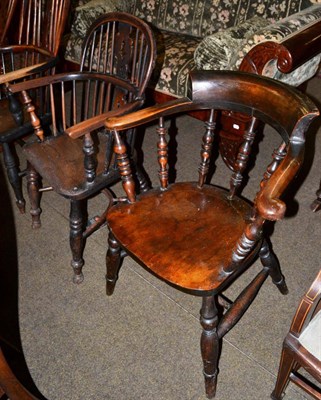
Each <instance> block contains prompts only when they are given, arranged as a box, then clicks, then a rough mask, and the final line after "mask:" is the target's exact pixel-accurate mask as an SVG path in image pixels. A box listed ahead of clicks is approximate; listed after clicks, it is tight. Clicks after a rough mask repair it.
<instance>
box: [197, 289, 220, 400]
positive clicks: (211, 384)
mask: <svg viewBox="0 0 321 400" xmlns="http://www.w3.org/2000/svg"><path fill="white" fill-rule="evenodd" d="M200 323H201V325H202V327H203V332H202V336H201V353H202V359H203V365H204V370H203V373H204V378H205V390H206V396H207V398H209V399H212V398H214V397H215V393H216V382H217V373H218V368H217V366H218V357H219V351H220V340H219V337H218V334H217V329H216V328H217V324H218V316H217V308H216V304H215V298H214V296H207V297H203V300H202V308H201V313H200Z"/></svg>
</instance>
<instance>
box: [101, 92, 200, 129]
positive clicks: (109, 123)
mask: <svg viewBox="0 0 321 400" xmlns="http://www.w3.org/2000/svg"><path fill="white" fill-rule="evenodd" d="M194 107H195V106H194ZM192 109H193V102H192V101H191V100H190V99H189V98H187V97H183V98H180V99H176V100H172V101H168V102H166V103H161V104H156V105H155V106H152V107H148V108H144V109H143V110H139V111H136V112H134V113H132V114H126V115H124V116H117V117H110V118H107V120H106V123H105V126H106V128H107V129H108V130H111V131H112V130H115V131H122V130H126V129H131V128H135V127H136V126H139V125H143V124H146V123H148V122H151V121H154V120H155V119H157V118H159V117H166V116H169V115H171V114H177V113H178V112H183V111H189V110H192Z"/></svg>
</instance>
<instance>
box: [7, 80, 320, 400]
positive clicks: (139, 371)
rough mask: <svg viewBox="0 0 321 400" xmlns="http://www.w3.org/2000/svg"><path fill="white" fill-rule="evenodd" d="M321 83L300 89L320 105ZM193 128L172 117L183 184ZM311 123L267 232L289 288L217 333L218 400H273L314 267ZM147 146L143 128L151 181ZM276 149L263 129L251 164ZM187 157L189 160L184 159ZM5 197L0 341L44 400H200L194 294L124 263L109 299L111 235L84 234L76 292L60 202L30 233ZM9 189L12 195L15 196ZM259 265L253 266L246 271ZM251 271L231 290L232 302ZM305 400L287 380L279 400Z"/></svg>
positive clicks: (262, 162) (268, 291)
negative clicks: (17, 346) (19, 356)
mask: <svg viewBox="0 0 321 400" xmlns="http://www.w3.org/2000/svg"><path fill="white" fill-rule="evenodd" d="M319 88H320V81H319V80H317V79H313V80H312V81H311V82H310V84H309V88H308V92H309V93H310V94H311V95H312V96H316V97H319V99H320V95H319V92H320V90H319ZM201 126H202V123H201V122H200V121H197V120H195V119H192V118H190V117H183V118H179V119H178V120H177V127H178V134H177V137H176V140H177V143H178V146H177V152H178V159H179V160H181V161H178V163H177V165H176V168H177V176H178V178H179V179H180V178H182V179H183V178H187V179H196V176H197V169H196V168H197V161H198V157H199V150H198V147H197V146H195V134H194V133H195V131H197V130H198V128H199V127H201ZM317 128H318V124H315V125H314V126H313V129H312V130H311V135H310V137H309V145H308V151H307V155H306V164H305V168H304V170H303V171H302V173H300V175H299V177H298V180H297V185H296V192H295V198H294V200H293V201H291V204H290V207H289V213H288V215H287V217H286V218H285V220H283V221H281V222H279V223H277V224H276V226H275V229H274V232H273V235H272V243H273V246H274V250H275V253H276V254H277V256H278V258H279V260H280V263H281V267H282V271H283V273H284V275H285V277H286V280H287V284H288V287H289V291H290V293H289V294H288V295H287V296H282V295H281V294H280V293H279V292H278V290H276V288H275V287H274V285H273V284H272V283H271V281H270V280H268V281H267V282H266V283H265V285H264V286H263V288H262V290H261V291H260V293H259V295H258V297H257V299H256V300H255V302H254V303H253V305H252V306H251V307H250V309H249V310H248V312H247V313H246V314H245V316H244V317H243V319H242V320H241V321H240V322H239V324H238V325H237V326H236V327H235V328H234V329H233V330H232V331H231V332H229V333H228V335H227V336H226V337H225V339H224V341H223V349H222V354H221V359H220V372H219V376H218V387H217V396H216V399H217V400H263V399H269V396H270V393H271V392H272V390H273V387H274V383H275V379H276V374H277V370H278V363H279V358H280V351H281V346H282V341H283V338H284V336H285V334H286V333H287V331H288V329H289V326H290V322H291V319H292V317H293V314H294V312H295V309H296V307H297V304H298V301H299V299H300V296H302V294H303V293H304V292H305V290H306V289H307V288H308V286H309V285H310V283H311V282H312V280H313V278H314V276H315V275H316V273H317V271H318V269H319V268H320V263H319V258H320V257H319V254H320V250H319V249H320V242H321V211H320V212H319V213H316V214H314V213H312V212H311V211H310V204H311V202H312V201H313V200H314V197H315V191H316V189H317V188H318V185H319V180H320V178H321V157H319V156H318V155H319V154H320V153H321V137H320V132H319V133H318V134H317V135H316V134H315V133H316V132H317V130H318V129H317ZM199 132H200V133H202V130H201V129H200V130H199ZM155 142H156V134H155V131H154V129H153V127H150V128H148V129H147V132H146V135H145V140H144V145H143V150H144V156H145V164H144V165H145V167H146V170H147V172H148V173H149V174H150V177H151V179H152V181H153V182H156V174H155V172H154V173H153V172H152V170H153V169H154V168H153V167H154V165H155V163H156V153H155V151H154V144H155ZM197 143H199V142H198V141H197ZM278 144H279V139H278V136H277V135H276V134H275V132H273V131H272V130H265V137H264V140H263V141H261V142H260V143H259V150H260V152H259V155H258V156H257V159H256V165H257V166H258V168H259V169H260V170H261V172H262V171H264V168H265V166H266V165H267V160H270V155H271V153H272V151H273V148H274V147H275V146H276V145H278ZM195 149H196V150H195ZM184 150H185V158H184V157H183V158H182V159H180V158H179V155H180V153H181V151H182V152H184ZM186 150H187V151H186ZM186 153H187V154H186ZM216 165H217V169H216V171H215V174H214V177H213V180H212V182H213V183H216V184H218V185H223V183H224V182H226V177H227V173H226V172H227V169H226V168H225V167H224V165H223V163H222V162H221V161H218V162H217V163H216ZM180 171H183V172H180ZM255 174H256V172H254V170H253V172H252V171H251V172H250V176H251V178H253V179H254V180H256V181H257V185H258V184H259V177H260V174H258V175H257V177H256V175H255ZM257 188H258V186H256V187H255V189H254V191H253V190H252V191H251V190H247V189H246V190H245V194H247V195H253V194H254V193H255V191H256V189H257ZM7 190H8V189H7V187H6V185H5V182H4V179H2V185H1V193H2V194H1V208H2V215H3V216H2V229H3V232H2V233H1V234H2V235H5V236H7V237H8V238H9V237H10V241H9V242H8V245H7V247H6V251H5V252H4V253H5V254H2V264H1V269H2V273H3V272H4V271H6V273H5V274H4V275H5V276H6V279H7V280H3V279H2V285H1V297H2V300H1V302H2V304H1V310H2V313H1V317H2V320H3V323H2V331H3V332H1V334H2V336H4V337H5V339H6V336H7V338H8V339H12V338H13V337H14V338H15V340H16V341H18V338H17V336H18V335H17V332H18V330H17V329H18V322H19V326H20V336H21V343H22V348H23V351H24V355H25V359H26V362H27V365H28V368H29V371H30V374H31V376H32V378H33V380H34V382H35V384H36V385H37V387H38V389H39V390H40V392H41V393H42V394H43V395H44V396H45V397H46V398H47V399H48V400H62V399H66V400H84V399H91V400H102V399H108V400H136V399H143V400H147V399H148V400H151V399H153V400H181V399H186V400H197V399H205V394H204V387H203V376H202V362H201V356H200V350H199V340H200V333H201V328H200V325H199V321H198V316H199V308H200V299H199V298H197V297H194V296H190V295H187V294H184V293H181V292H179V291H177V290H175V289H173V288H171V287H169V286H167V285H165V284H164V283H162V282H160V281H159V280H157V279H155V277H153V276H152V275H150V274H148V273H147V272H146V271H145V270H143V269H142V268H141V267H139V266H138V265H137V264H136V263H135V262H134V261H132V260H131V259H129V258H127V259H125V262H124V264H123V267H122V269H121V272H120V277H119V281H118V284H117V286H116V290H115V293H114V295H113V296H112V297H110V298H107V297H106V296H105V279H104V274H105V252H106V241H107V229H102V230H100V231H99V232H96V233H95V234H94V235H93V236H91V237H90V238H89V239H88V241H87V245H86V249H85V255H84V256H85V262H86V264H85V267H84V274H85V281H84V282H83V284H81V285H79V286H75V285H74V284H73V283H72V281H71V278H72V272H71V267H70V250H69V240H68V234H69V226H68V215H69V204H68V201H66V200H65V199H63V198H61V197H59V196H58V195H56V194H55V193H51V192H50V193H44V195H43V198H42V209H43V213H42V228H41V229H40V230H35V231H34V230H32V229H31V227H30V217H29V214H28V213H27V214H25V215H19V214H18V212H17V210H16V208H13V214H11V212H10V208H8V206H9V205H8V201H7V200H8V199H6V193H7ZM115 190H116V191H118V190H120V188H119V187H116V188H115ZM9 193H10V197H11V199H12V198H13V197H12V192H11V189H9ZM105 203H106V201H105V198H104V197H102V196H99V197H98V198H95V199H93V200H92V201H91V202H90V209H91V212H92V213H95V212H96V211H99V210H100V211H101V210H102V209H103V208H104V206H105ZM14 228H15V229H14ZM15 241H16V247H15ZM259 268H260V263H259V262H257V263H256V265H255V266H254V270H258V269H259ZM9 270H10V274H9V273H8V271H9ZM250 275H252V274H251V273H248V274H246V275H245V276H244V277H243V278H242V279H241V281H242V282H240V283H237V284H236V285H235V286H233V287H232V288H231V289H229V295H231V297H233V295H235V294H237V293H238V289H240V288H241V287H242V286H241V283H243V285H244V281H246V280H248V279H249V276H250ZM305 398H306V397H305V395H303V394H302V392H300V391H299V389H297V388H296V387H294V386H293V385H292V384H290V385H289V387H288V389H287V394H286V396H285V399H286V400H299V399H305Z"/></svg>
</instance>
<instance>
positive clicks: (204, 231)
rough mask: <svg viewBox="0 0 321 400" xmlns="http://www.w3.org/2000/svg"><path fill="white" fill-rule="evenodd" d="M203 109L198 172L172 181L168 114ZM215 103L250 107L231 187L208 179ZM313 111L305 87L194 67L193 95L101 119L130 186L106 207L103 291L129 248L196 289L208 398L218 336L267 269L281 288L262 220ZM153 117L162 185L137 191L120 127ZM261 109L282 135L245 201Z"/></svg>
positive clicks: (296, 163)
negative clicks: (233, 290) (228, 293)
mask: <svg viewBox="0 0 321 400" xmlns="http://www.w3.org/2000/svg"><path fill="white" fill-rule="evenodd" d="M199 110H209V118H208V120H207V121H206V123H205V127H204V134H203V136H201V135H200V134H199V132H195V134H196V135H195V136H196V140H197V138H198V140H199V141H200V149H201V152H200V153H201V157H200V163H199V169H198V179H197V180H196V181H195V182H175V183H172V184H169V180H168V156H169V149H168V146H169V144H168V142H167V139H166V132H167V129H166V124H165V118H166V117H171V116H173V115H177V114H182V113H189V112H190V111H199ZM217 110H232V111H236V112H240V111H241V112H245V113H247V114H249V115H251V116H252V117H254V118H253V123H252V126H251V129H249V131H247V132H246V134H245V135H244V141H243V144H242V146H241V148H240V151H239V154H238V157H237V161H236V162H235V165H234V168H233V173H232V177H231V179H230V180H228V182H227V187H229V189H223V188H221V187H217V186H214V185H212V184H210V183H209V182H207V178H208V171H209V166H210V159H211V154H212V150H213V149H212V147H213V143H214V134H215V128H216V126H215V115H216V111H217ZM318 114H319V113H318V110H317V108H316V106H315V105H314V104H313V103H312V102H311V101H310V100H309V99H308V98H307V97H306V96H305V95H303V94H300V93H299V92H297V91H296V90H293V89H291V88H289V87H287V86H284V85H283V84H281V83H278V82H276V81H272V80H270V79H268V78H262V77H258V76H255V75H250V74H245V73H241V72H230V71H229V72H227V71H221V72H218V71H217V72H214V71H202V72H201V71H199V72H194V73H192V74H191V76H190V90H189V97H187V98H182V99H178V100H175V101H171V102H168V103H163V104H160V105H156V106H154V107H150V108H147V109H144V110H141V111H138V112H136V113H134V114H127V115H124V116H122V117H118V118H116V117H115V118H108V119H107V122H106V127H107V129H109V130H111V131H112V132H113V135H114V141H115V144H114V152H115V153H116V156H117V163H118V168H119V171H120V174H121V177H122V181H123V186H124V189H125V192H126V197H125V198H123V197H120V198H119V199H111V203H110V208H109V210H108V213H107V223H108V227H109V230H110V234H109V248H108V251H107V257H106V263H107V275H106V279H107V294H108V295H111V294H112V293H113V291H114V287H115V283H116V280H117V276H118V270H119V267H120V264H121V261H122V259H123V257H124V256H125V255H126V254H128V255H130V256H132V257H133V258H134V259H135V260H137V261H138V262H139V263H140V264H141V265H143V266H144V267H145V268H146V269H147V270H149V271H151V272H152V273H153V274H154V275H156V276H157V277H159V278H160V279H162V280H164V281H165V282H167V283H168V284H170V285H172V286H174V287H176V288H178V289H181V290H182V291H184V292H188V293H192V294H194V295H198V296H201V297H202V309H201V320H200V321H201V325H202V327H203V333H202V337H201V352H202V357H203V363H204V377H205V385H206V393H207V396H208V397H209V398H212V397H214V396H215V390H216V379H217V373H218V367H217V365H218V355H219V353H220V350H219V348H220V341H221V339H222V338H223V337H224V335H225V334H226V333H227V332H228V331H229V330H230V329H231V328H232V327H233V326H234V325H235V324H236V323H237V322H238V320H239V319H240V318H241V316H242V315H243V314H244V313H245V311H246V310H247V308H248V307H249V305H250V304H251V302H252V301H253V300H254V298H255V296H256V294H257V293H258V291H259V289H260V287H261V286H262V284H263V283H264V281H265V279H266V278H267V277H268V276H271V278H272V281H273V283H274V284H275V285H276V286H277V287H278V289H279V290H280V292H281V293H282V294H286V293H287V286H286V284H285V280H284V277H283V275H282V274H281V271H280V267H279V263H278V260H277V258H276V256H275V255H274V253H273V252H272V249H271V245H270V242H269V240H268V238H267V237H266V234H265V230H264V225H265V224H266V222H267V221H268V220H270V221H276V220H279V219H282V218H283V216H284V213H285V210H286V205H285V203H284V202H283V201H282V200H280V197H281V195H282V194H283V192H284V191H285V189H286V187H288V186H289V185H290V183H291V181H292V180H293V178H294V176H295V175H296V173H297V172H298V170H299V168H300V166H301V164H302V161H303V153H304V143H305V133H306V131H307V129H308V127H309V125H310V123H311V121H312V120H313V119H314V118H316V117H317V116H318ZM155 119H159V124H158V127H157V133H158V137H159V139H158V143H157V156H158V162H159V178H160V186H159V187H157V188H154V189H152V190H150V191H148V192H146V193H142V194H139V195H138V196H137V195H136V191H135V182H134V179H133V173H132V171H131V165H130V161H129V159H128V155H127V154H126V146H124V143H123V139H122V137H123V136H122V131H123V130H126V129H132V128H134V127H137V126H139V125H142V124H145V123H150V122H151V121H153V120H155ZM258 119H259V120H262V121H263V122H265V123H268V124H270V125H271V126H273V127H274V128H275V129H276V130H277V131H278V133H279V134H280V135H281V140H280V142H281V144H280V146H279V147H278V148H277V149H276V150H275V151H274V153H273V157H272V160H269V161H270V163H267V164H268V166H267V169H266V172H265V174H264V176H263V179H262V181H261V184H260V185H259V184H258V183H257V181H255V180H254V184H256V185H257V191H258V193H257V195H256V197H255V199H254V201H252V202H251V201H249V200H246V199H244V198H243V197H241V196H240V193H239V191H240V187H241V184H242V174H243V171H244V168H245V165H246V161H247V159H248V157H249V155H250V151H251V146H252V144H253V141H254V139H255V130H254V127H255V125H256V122H257V120H258ZM261 146H262V144H261ZM188 150H189V149H188ZM155 153H156V152H155ZM187 157H188V159H189V154H188V155H187ZM188 159H187V160H188ZM250 184H251V182H249V183H248V185H250ZM110 197H111V196H110ZM257 257H259V258H260V260H261V262H262V265H263V268H262V270H261V271H260V272H259V273H258V274H257V275H256V276H255V277H254V278H253V280H252V281H251V282H250V284H248V286H247V287H245V288H244V289H243V290H242V292H241V293H240V294H239V296H238V297H237V298H236V300H235V301H234V302H233V303H231V304H229V302H226V301H223V300H222V297H221V294H222V292H224V290H225V289H226V288H227V287H229V286H230V285H231V284H232V283H233V282H234V281H235V280H236V279H237V278H238V277H239V276H240V275H241V274H242V272H244V271H245V270H246V269H248V268H250V266H251V265H252V264H253V262H254V261H255V260H256V258H257ZM219 304H225V305H226V306H227V311H226V312H225V313H223V314H221V313H220V312H219ZM133 334H134V333H133Z"/></svg>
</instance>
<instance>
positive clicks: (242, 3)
mask: <svg viewBox="0 0 321 400" xmlns="http://www.w3.org/2000/svg"><path fill="white" fill-rule="evenodd" d="M310 5H311V1H309V0H281V1H276V0H265V1H262V0H261V1H260V0H230V1H224V0H198V1H188V0H167V1H164V0H148V1H142V0H134V4H133V8H132V9H131V12H134V13H135V15H136V16H137V17H140V18H142V19H145V20H146V21H148V22H150V23H151V24H152V25H153V26H155V27H157V28H159V29H165V30H167V31H170V32H179V33H186V34H188V35H193V36H199V37H204V36H207V35H211V34H213V33H214V32H217V31H219V30H225V29H227V28H230V27H232V26H237V25H239V24H242V23H243V22H244V21H246V20H248V19H250V18H252V17H254V16H259V17H262V18H264V19H268V20H270V21H271V22H272V21H274V20H279V19H281V18H284V17H286V16H288V15H292V14H294V13H296V12H298V11H300V10H302V9H303V8H306V7H308V6H310Z"/></svg>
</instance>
